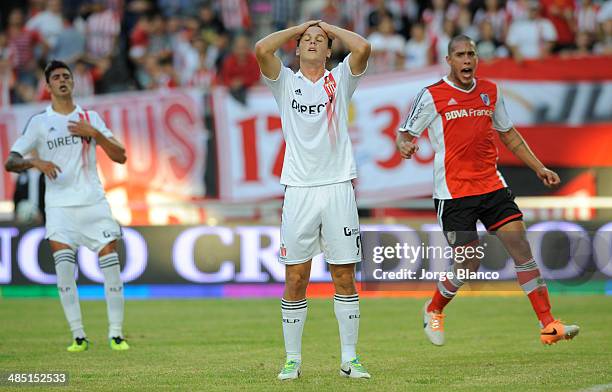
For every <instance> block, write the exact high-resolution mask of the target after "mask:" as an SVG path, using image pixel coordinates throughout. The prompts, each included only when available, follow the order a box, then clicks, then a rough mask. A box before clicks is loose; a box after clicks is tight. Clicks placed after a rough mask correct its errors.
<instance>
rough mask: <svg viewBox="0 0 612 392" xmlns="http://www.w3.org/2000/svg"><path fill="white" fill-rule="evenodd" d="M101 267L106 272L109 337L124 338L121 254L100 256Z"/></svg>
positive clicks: (105, 287) (105, 293) (105, 288)
mask: <svg viewBox="0 0 612 392" xmlns="http://www.w3.org/2000/svg"><path fill="white" fill-rule="evenodd" d="M99 263H100V269H101V270H102V273H103V274H104V295H105V297H106V310H107V313H108V324H109V328H108V337H109V338H114V337H116V336H119V337H122V338H123V331H122V325H123V307H124V303H125V301H124V299H123V282H122V281H121V275H120V272H121V269H120V267H119V255H118V254H117V253H109V254H107V255H104V256H102V257H100V258H99Z"/></svg>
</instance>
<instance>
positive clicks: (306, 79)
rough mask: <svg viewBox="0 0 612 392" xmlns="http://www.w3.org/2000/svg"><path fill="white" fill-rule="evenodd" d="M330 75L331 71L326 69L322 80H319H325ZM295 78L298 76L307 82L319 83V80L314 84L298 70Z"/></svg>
mask: <svg viewBox="0 0 612 392" xmlns="http://www.w3.org/2000/svg"><path fill="white" fill-rule="evenodd" d="M329 74H330V72H329V70H327V69H326V70H325V73H324V74H323V77H322V78H321V79H319V80H324V79H325V77H326V76H327V75H329ZM295 76H297V77H298V78H301V79H303V80H305V81H307V82H309V83H311V84H317V83H319V80H317V81H316V82H313V81H312V80H310V79H308V78H307V77H306V76H304V74H303V73H302V70H300V69H298V71H297V72H296V73H295Z"/></svg>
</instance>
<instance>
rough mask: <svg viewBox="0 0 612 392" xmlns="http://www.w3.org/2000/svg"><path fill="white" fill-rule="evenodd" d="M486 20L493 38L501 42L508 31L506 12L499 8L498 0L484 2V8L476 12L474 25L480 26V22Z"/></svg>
mask: <svg viewBox="0 0 612 392" xmlns="http://www.w3.org/2000/svg"><path fill="white" fill-rule="evenodd" d="M485 20H487V21H488V22H489V23H490V24H491V26H492V27H493V33H494V38H495V39H496V40H497V41H503V40H504V39H505V37H506V31H507V29H508V26H507V22H508V14H507V13H506V10H504V9H503V8H501V7H500V6H499V0H485V8H481V9H479V10H478V11H476V14H475V15H474V24H475V25H476V26H482V22H483V21H485Z"/></svg>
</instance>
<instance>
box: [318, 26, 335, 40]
mask: <svg viewBox="0 0 612 392" xmlns="http://www.w3.org/2000/svg"><path fill="white" fill-rule="evenodd" d="M319 27H321V28H322V29H323V31H325V34H327V36H328V37H329V39H332V40H333V39H336V36H335V35H334V33H333V32H332V30H333V26H332V25H330V24H329V23H326V22H321V23H319Z"/></svg>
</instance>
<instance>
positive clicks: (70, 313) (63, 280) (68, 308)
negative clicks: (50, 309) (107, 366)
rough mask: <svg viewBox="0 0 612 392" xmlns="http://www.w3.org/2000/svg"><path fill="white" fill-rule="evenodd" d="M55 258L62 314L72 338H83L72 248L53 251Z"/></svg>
mask: <svg viewBox="0 0 612 392" xmlns="http://www.w3.org/2000/svg"><path fill="white" fill-rule="evenodd" d="M53 259H54V260H55V273H56V275H57V290H58V292H59V296H60V301H61V303H62V307H63V308H64V315H65V316H66V320H67V321H68V325H70V330H71V331H72V338H73V339H76V338H84V337H85V330H84V329H83V320H82V318H81V306H80V305H79V292H78V291H77V286H76V281H75V280H74V270H75V268H76V256H75V254H74V251H73V250H72V249H62V250H58V251H57V252H55V253H53Z"/></svg>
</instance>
